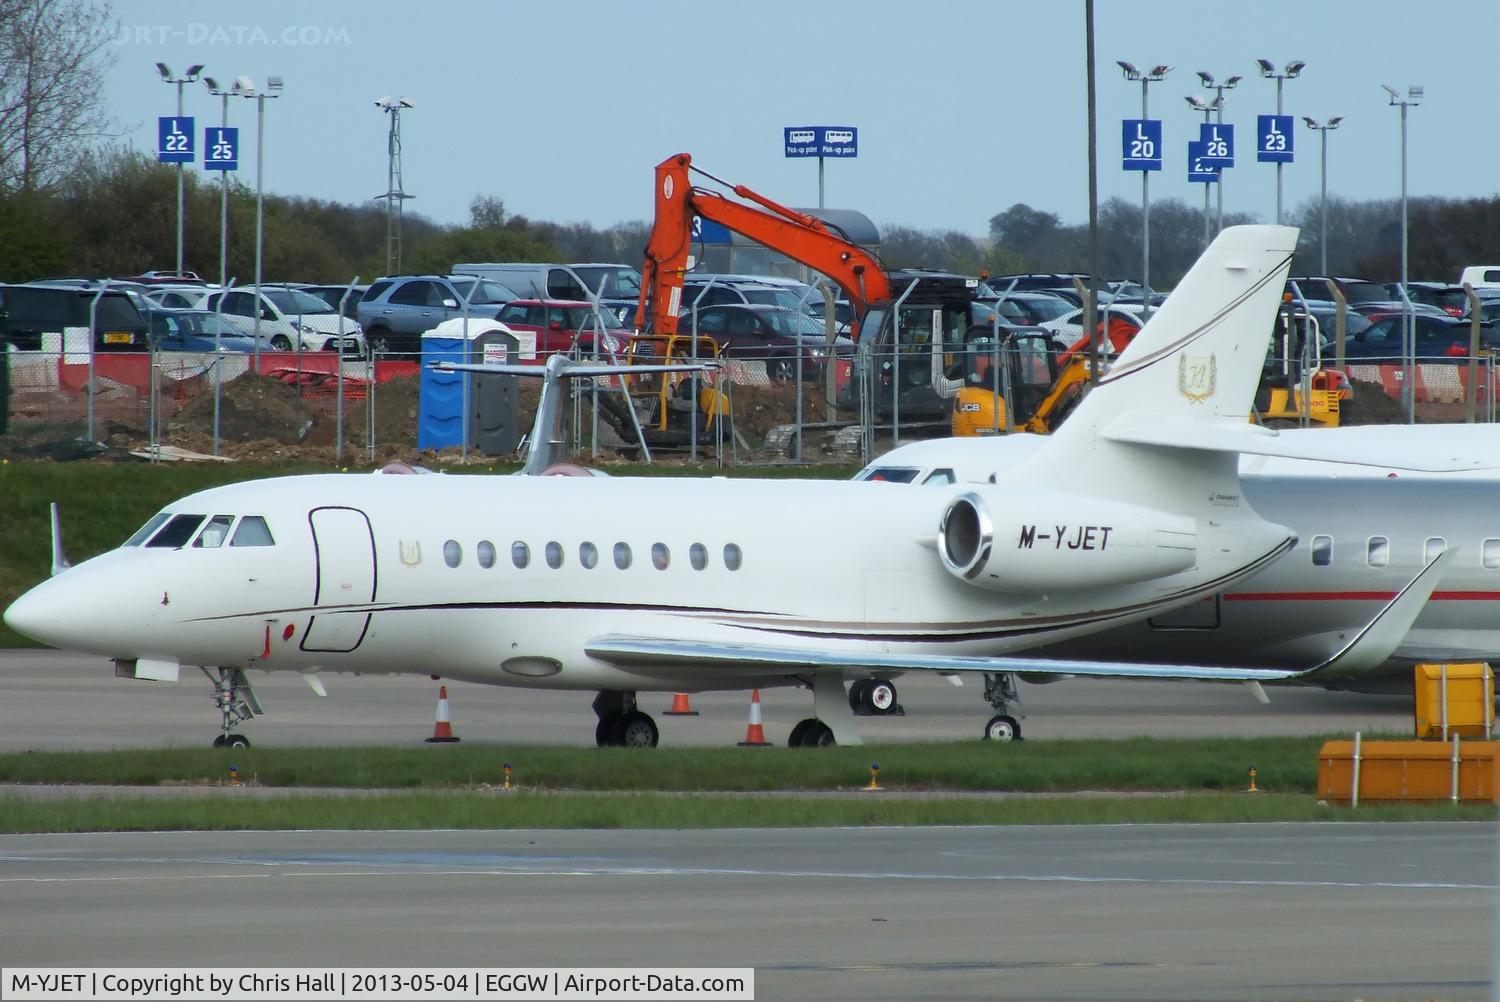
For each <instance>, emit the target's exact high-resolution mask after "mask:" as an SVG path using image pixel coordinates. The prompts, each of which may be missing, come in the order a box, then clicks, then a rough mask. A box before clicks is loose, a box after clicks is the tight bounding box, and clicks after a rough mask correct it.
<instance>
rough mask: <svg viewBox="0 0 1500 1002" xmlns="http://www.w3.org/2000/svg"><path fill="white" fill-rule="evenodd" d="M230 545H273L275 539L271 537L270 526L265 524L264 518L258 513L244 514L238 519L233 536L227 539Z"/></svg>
mask: <svg viewBox="0 0 1500 1002" xmlns="http://www.w3.org/2000/svg"><path fill="white" fill-rule="evenodd" d="M229 545H230V546H275V545H276V540H274V539H272V538H271V528H270V526H268V525H266V520H265V519H264V518H261V517H260V516H259V515H246V516H245V517H244V518H242V519H240V524H239V527H238V528H236V529H235V530H234V538H233V539H231V540H230V541H229Z"/></svg>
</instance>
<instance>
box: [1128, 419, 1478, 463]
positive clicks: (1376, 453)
mask: <svg viewBox="0 0 1500 1002" xmlns="http://www.w3.org/2000/svg"><path fill="white" fill-rule="evenodd" d="M1341 430H1342V429H1341ZM1319 436H1321V437H1319ZM1104 437H1105V438H1107V439H1109V440H1111V441H1114V442H1128V443H1131V444H1133V445H1151V446H1157V447H1164V448H1173V449H1202V450H1206V451H1208V452H1238V453H1243V454H1245V455H1252V456H1278V457H1281V458H1283V459H1310V460H1316V461H1319V462H1324V463H1350V464H1354V465H1360V466H1380V467H1385V468H1388V469H1396V470H1413V471H1418V472H1425V473H1457V472H1462V471H1465V470H1492V469H1494V468H1495V467H1496V466H1500V459H1496V458H1494V457H1493V456H1492V455H1485V454H1483V453H1479V454H1475V453H1472V452H1470V453H1468V454H1466V453H1465V452H1464V450H1463V448H1460V447H1456V446H1451V445H1448V444H1446V443H1445V444H1441V445H1440V444H1438V443H1436V442H1434V441H1430V440H1409V439H1408V438H1406V437H1398V438H1396V439H1394V440H1391V439H1379V440H1377V439H1374V438H1371V437H1368V436H1357V437H1354V438H1351V437H1349V436H1347V435H1346V436H1342V437H1335V436H1333V435H1330V434H1328V433H1327V432H1326V431H1321V430H1320V431H1317V432H1314V433H1313V434H1311V435H1303V434H1296V433H1291V434H1282V433H1279V432H1275V431H1269V430H1267V429H1264V428H1257V427H1255V426H1254V425H1250V424H1247V425H1245V426H1244V427H1243V428H1221V427H1216V426H1200V425H1151V424H1123V423H1122V424H1121V426H1120V427H1111V428H1109V429H1107V430H1106V431H1105V432H1104Z"/></svg>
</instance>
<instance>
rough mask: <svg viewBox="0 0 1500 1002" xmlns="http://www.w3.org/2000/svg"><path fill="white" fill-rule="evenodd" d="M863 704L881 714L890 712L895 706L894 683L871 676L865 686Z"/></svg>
mask: <svg viewBox="0 0 1500 1002" xmlns="http://www.w3.org/2000/svg"><path fill="white" fill-rule="evenodd" d="M864 698H865V704H866V705H867V706H869V708H870V709H871V710H873V711H875V712H876V713H878V714H880V715H881V716H885V715H886V714H887V713H890V712H891V710H892V709H894V708H895V706H896V686H895V683H893V682H890V681H887V680H886V679H883V678H872V679H870V684H869V685H868V686H866V687H865V692H864Z"/></svg>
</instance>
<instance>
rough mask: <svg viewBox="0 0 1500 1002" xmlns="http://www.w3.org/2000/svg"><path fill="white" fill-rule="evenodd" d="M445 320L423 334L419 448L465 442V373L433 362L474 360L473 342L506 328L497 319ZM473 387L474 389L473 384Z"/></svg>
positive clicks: (457, 318) (418, 430)
mask: <svg viewBox="0 0 1500 1002" xmlns="http://www.w3.org/2000/svg"><path fill="white" fill-rule="evenodd" d="M467 323H468V330H467V331H465V329H464V325H465V320H464V318H463V317H454V318H453V319H452V320H445V321H443V322H442V323H440V324H438V325H437V326H436V327H434V328H433V329H432V330H430V331H426V332H424V333H423V334H422V375H421V382H420V385H419V387H418V395H417V448H418V449H448V448H452V447H453V446H456V445H462V444H463V434H464V418H463V414H464V380H466V379H470V378H472V377H471V376H470V375H469V374H468V373H464V372H438V371H436V370H434V369H433V368H432V363H433V362H455V363H457V362H472V361H477V360H476V359H475V358H474V357H473V354H474V353H473V342H474V340H475V339H476V338H479V337H482V336H484V335H485V334H488V333H490V332H491V331H499V330H505V328H504V327H503V326H501V325H500V324H497V323H496V322H495V321H494V320H487V319H482V318H479V317H472V318H470V319H469V320H468V321H467ZM470 385H471V388H472V384H470Z"/></svg>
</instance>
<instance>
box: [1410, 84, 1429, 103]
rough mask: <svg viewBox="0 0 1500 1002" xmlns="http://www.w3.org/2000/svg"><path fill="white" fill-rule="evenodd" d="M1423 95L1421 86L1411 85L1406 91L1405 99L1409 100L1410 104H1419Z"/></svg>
mask: <svg viewBox="0 0 1500 1002" xmlns="http://www.w3.org/2000/svg"><path fill="white" fill-rule="evenodd" d="M1424 93H1425V91H1423V89H1422V85H1421V84H1412V85H1411V86H1410V87H1408V88H1407V89H1406V96H1407V99H1408V100H1410V101H1411V103H1412V104H1417V103H1419V102H1420V101H1421V100H1422V95H1423V94H1424Z"/></svg>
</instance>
